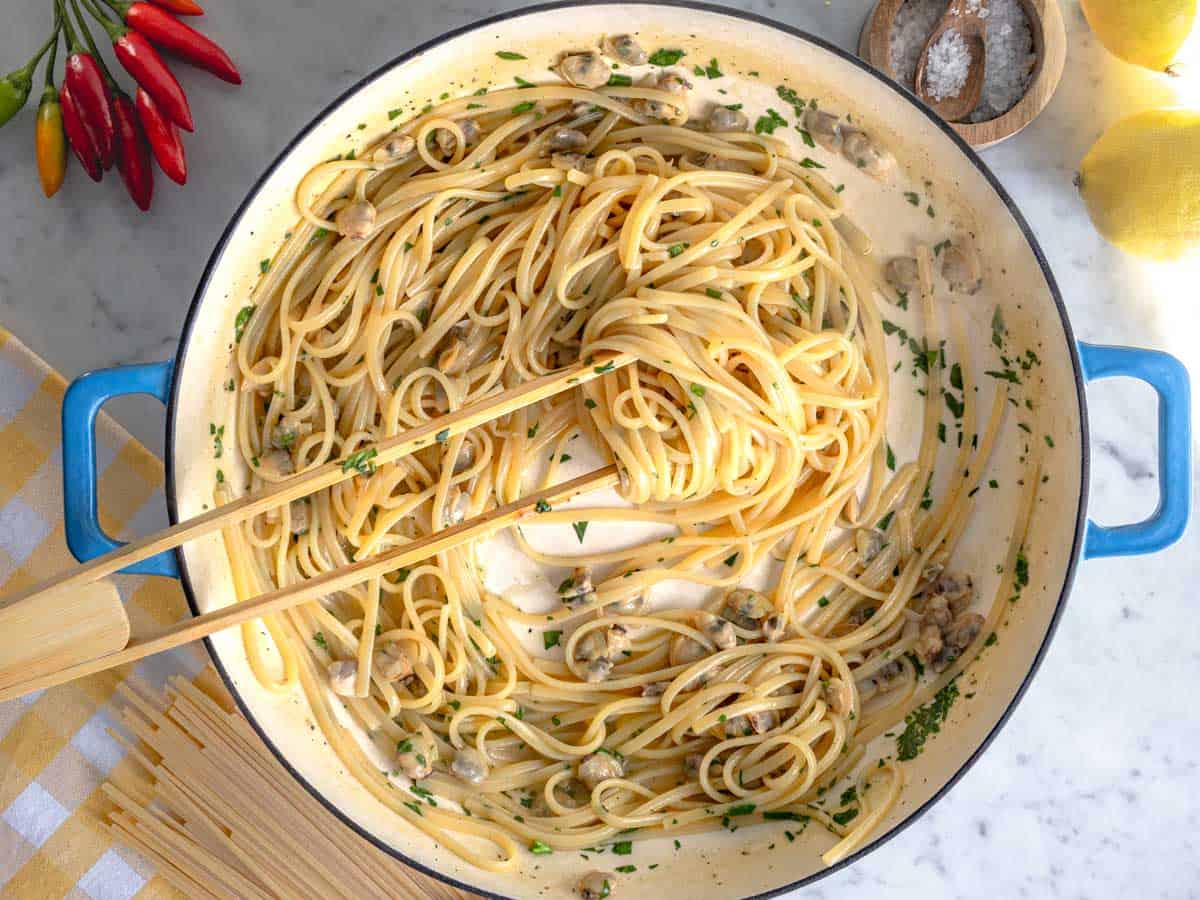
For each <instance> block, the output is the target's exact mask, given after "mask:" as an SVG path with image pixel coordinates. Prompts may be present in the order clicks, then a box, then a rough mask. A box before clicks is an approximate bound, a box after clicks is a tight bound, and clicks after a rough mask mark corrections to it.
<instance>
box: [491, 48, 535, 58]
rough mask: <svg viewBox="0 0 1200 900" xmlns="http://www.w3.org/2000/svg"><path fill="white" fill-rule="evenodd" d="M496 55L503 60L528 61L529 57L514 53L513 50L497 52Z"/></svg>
mask: <svg viewBox="0 0 1200 900" xmlns="http://www.w3.org/2000/svg"><path fill="white" fill-rule="evenodd" d="M496 55H497V56H498V57H500V58H501V59H528V58H529V57H527V56H525V55H524V54H521V53H514V52H513V51H512V50H497V51H496Z"/></svg>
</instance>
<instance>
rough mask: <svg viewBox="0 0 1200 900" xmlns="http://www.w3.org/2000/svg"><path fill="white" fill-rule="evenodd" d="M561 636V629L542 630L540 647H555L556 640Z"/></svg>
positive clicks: (547, 648)
mask: <svg viewBox="0 0 1200 900" xmlns="http://www.w3.org/2000/svg"><path fill="white" fill-rule="evenodd" d="M561 637H562V632H561V631H543V632H542V647H543V648H544V649H546V650H549V649H550V648H551V647H557V646H558V641H559V639H560V638H561Z"/></svg>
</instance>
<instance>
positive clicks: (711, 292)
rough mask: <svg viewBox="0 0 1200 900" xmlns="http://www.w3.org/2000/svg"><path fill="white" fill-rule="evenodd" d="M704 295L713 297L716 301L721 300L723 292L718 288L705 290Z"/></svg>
mask: <svg viewBox="0 0 1200 900" xmlns="http://www.w3.org/2000/svg"><path fill="white" fill-rule="evenodd" d="M704 293H706V294H708V296H710V297H712V298H713V299H714V300H720V299H721V292H720V291H718V290H717V289H716V288H705V289H704Z"/></svg>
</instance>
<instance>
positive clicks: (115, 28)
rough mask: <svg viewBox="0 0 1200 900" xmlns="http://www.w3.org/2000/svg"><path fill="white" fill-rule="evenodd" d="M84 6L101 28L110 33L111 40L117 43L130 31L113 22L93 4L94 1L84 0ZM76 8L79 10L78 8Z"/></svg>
mask: <svg viewBox="0 0 1200 900" xmlns="http://www.w3.org/2000/svg"><path fill="white" fill-rule="evenodd" d="M83 6H84V8H85V9H86V10H87V11H88V12H89V13H91V16H92V18H93V19H95V20H96V21H97V22H98V23H100V26H101V27H102V28H103V29H104V30H105V31H106V32H108V36H109V38H110V39H111V40H113V41H116V40H117V39H118V38H120V37H121V35H123V34H125V32H126V31H128V30H129V29H128V28H126V27H125V26H124V25H121V24H120V23H117V22H113V21H112V20H111V19H110V18H109V17H108V16H106V15H105V14H104V11H103V10H102V9H101V8H100V7H99V6H97V5H96V4H95V3H94V2H93V0H83ZM76 8H77V9H78V7H76Z"/></svg>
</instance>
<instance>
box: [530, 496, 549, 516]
mask: <svg viewBox="0 0 1200 900" xmlns="http://www.w3.org/2000/svg"><path fill="white" fill-rule="evenodd" d="M533 508H534V509H535V510H537V511H538V512H540V513H548V512H550V504H549V503H547V502H546V500H545V498H542V499H539V500H538V502H537V503H535V504H534V505H533Z"/></svg>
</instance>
